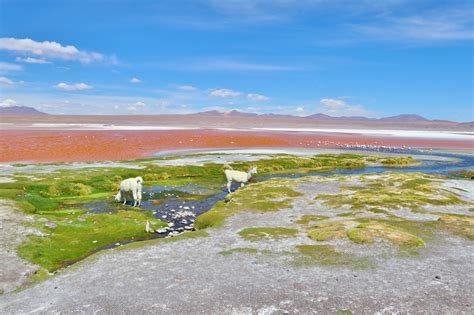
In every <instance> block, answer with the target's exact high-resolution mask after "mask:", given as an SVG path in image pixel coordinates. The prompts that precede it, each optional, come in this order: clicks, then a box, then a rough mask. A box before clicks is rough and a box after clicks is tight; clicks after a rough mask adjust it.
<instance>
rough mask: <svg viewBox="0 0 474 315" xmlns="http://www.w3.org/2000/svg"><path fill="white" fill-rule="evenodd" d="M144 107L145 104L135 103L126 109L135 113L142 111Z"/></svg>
mask: <svg viewBox="0 0 474 315" xmlns="http://www.w3.org/2000/svg"><path fill="white" fill-rule="evenodd" d="M145 106H146V104H145V103H143V102H135V103H133V104H131V105H130V106H128V107H127V109H128V110H130V111H137V110H139V109H142V108H144V107H145Z"/></svg>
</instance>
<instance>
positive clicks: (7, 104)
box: [0, 98, 16, 107]
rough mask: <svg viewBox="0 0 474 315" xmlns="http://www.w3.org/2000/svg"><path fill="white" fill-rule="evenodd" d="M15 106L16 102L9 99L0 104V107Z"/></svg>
mask: <svg viewBox="0 0 474 315" xmlns="http://www.w3.org/2000/svg"><path fill="white" fill-rule="evenodd" d="M15 105H16V101H15V100H13V99H11V98H7V99H5V100H3V101H1V102H0V107H12V106H15Z"/></svg>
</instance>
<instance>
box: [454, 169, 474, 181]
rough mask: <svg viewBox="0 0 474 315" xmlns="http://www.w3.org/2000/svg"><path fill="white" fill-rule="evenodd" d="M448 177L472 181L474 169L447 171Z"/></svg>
mask: <svg viewBox="0 0 474 315" xmlns="http://www.w3.org/2000/svg"><path fill="white" fill-rule="evenodd" d="M448 174H449V176H451V177H455V178H465V179H474V169H471V170H456V171H448Z"/></svg>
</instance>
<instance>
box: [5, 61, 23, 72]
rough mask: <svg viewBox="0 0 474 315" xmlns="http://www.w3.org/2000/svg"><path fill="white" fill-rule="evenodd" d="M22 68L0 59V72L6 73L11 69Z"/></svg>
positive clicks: (19, 69) (17, 69)
mask: <svg viewBox="0 0 474 315" xmlns="http://www.w3.org/2000/svg"><path fill="white" fill-rule="evenodd" d="M22 69H23V67H22V66H20V65H16V64H14V63H8V62H1V61H0V73H6V72H13V71H21V70H22Z"/></svg>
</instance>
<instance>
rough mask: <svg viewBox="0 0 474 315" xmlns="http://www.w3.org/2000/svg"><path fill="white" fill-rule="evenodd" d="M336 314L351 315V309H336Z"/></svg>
mask: <svg viewBox="0 0 474 315" xmlns="http://www.w3.org/2000/svg"><path fill="white" fill-rule="evenodd" d="M336 313H337V314H338V315H352V311H351V310H346V309H344V310H337V312H336Z"/></svg>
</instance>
